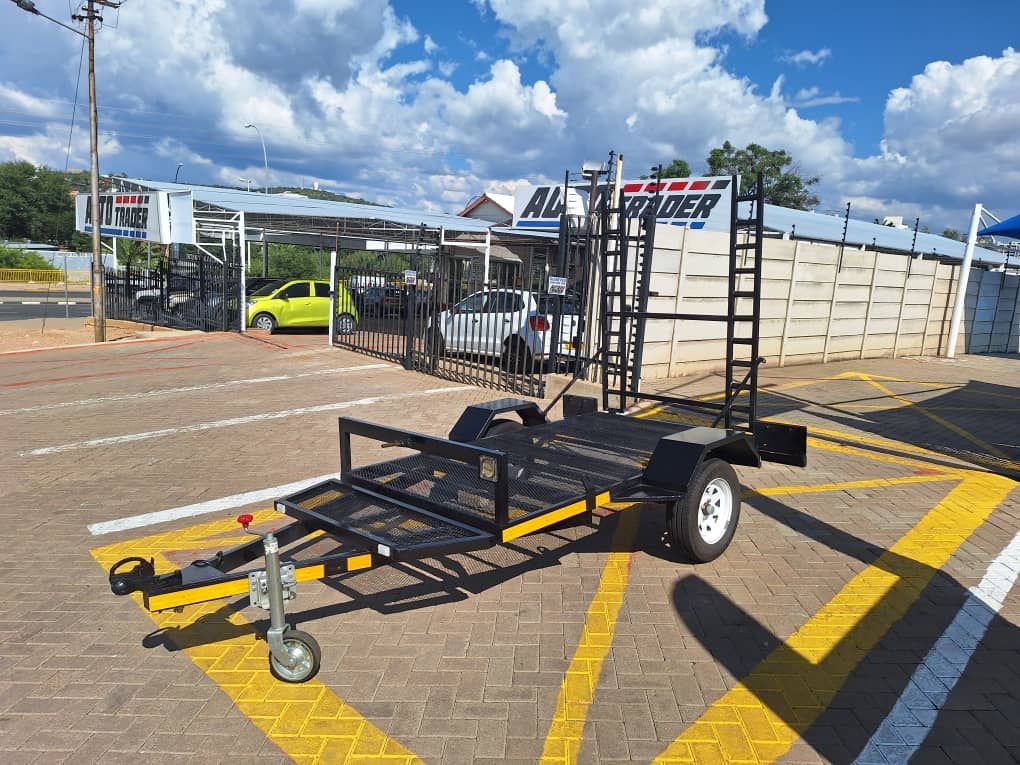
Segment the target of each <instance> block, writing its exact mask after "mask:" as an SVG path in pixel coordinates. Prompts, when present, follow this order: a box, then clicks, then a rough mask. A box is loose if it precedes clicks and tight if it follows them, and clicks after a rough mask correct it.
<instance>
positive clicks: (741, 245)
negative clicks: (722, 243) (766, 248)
mask: <svg viewBox="0 0 1020 765" xmlns="http://www.w3.org/2000/svg"><path fill="white" fill-rule="evenodd" d="M759 244H760V243H759V242H738V243H737V244H735V245H733V249H735V250H753V249H755V248H756V247H757V246H758V245H759Z"/></svg>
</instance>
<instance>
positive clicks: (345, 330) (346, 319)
mask: <svg viewBox="0 0 1020 765" xmlns="http://www.w3.org/2000/svg"><path fill="white" fill-rule="evenodd" d="M333 326H334V327H335V328H336V333H337V335H353V334H354V333H355V332H356V331H357V329H358V322H357V320H356V319H355V318H354V316H353V314H349V313H342V314H340V315H338V316H337V317H336V320H335V323H334V325H333Z"/></svg>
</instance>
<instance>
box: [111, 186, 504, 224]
mask: <svg viewBox="0 0 1020 765" xmlns="http://www.w3.org/2000/svg"><path fill="white" fill-rule="evenodd" d="M119 180H122V181H123V182H125V183H131V184H134V185H137V186H141V187H143V188H150V189H153V190H155V191H190V192H191V194H192V198H193V199H194V201H195V202H198V203H201V204H207V205H212V206H214V207H219V208H221V209H224V210H232V211H234V212H244V213H246V214H247V213H252V214H253V215H282V216H291V217H310V218H311V217H318V218H359V219H366V218H367V219H371V220H381V221H387V222H389V223H396V224H398V225H403V226H420V225H421V224H422V223H424V224H425V225H426V226H428V227H429V228H436V229H438V228H445V229H448V230H451V231H477V232H481V233H484V232H485V231H486V230H487V229H488V228H489V224H488V223H487V222H486V221H483V220H477V219H475V218H462V217H460V216H457V215H447V214H444V213H430V212H424V211H422V210H408V209H404V208H399V207H382V206H380V205H362V204H356V203H354V202H333V201H330V200H326V199H308V198H303V197H299V196H290V195H287V196H284V195H282V194H260V193H257V192H252V191H241V190H240V189H221V188H217V187H215V186H195V185H192V184H189V183H169V182H164V181H146V180H141V179H137V178H123V179H119Z"/></svg>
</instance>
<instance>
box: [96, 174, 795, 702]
mask: <svg viewBox="0 0 1020 765" xmlns="http://www.w3.org/2000/svg"><path fill="white" fill-rule="evenodd" d="M734 183H735V179H734ZM733 198H734V202H733V211H734V212H733V217H734V229H733V230H734V236H733V237H732V239H733V245H734V246H733V247H732V248H731V256H730V269H731V278H730V286H731V290H730V292H731V300H730V310H729V315H728V317H722V318H723V320H726V321H727V322H728V323H727V327H728V332H727V370H726V395H725V396H724V400H723V402H722V403H714V402H708V401H703V400H690V399H681V398H678V397H671V396H664V395H654V394H647V393H641V391H640V389H639V386H638V384H637V383H638V380H637V378H638V375H639V373H640V359H639V358H638V359H637V360H636V363H635V359H634V355H633V350H634V349H635V347H636V348H640V346H641V341H642V337H641V335H642V334H643V326H644V321H645V320H647V319H648V318H661V315H660V314H651V313H649V312H648V311H647V299H648V278H649V267H648V264H649V263H650V261H651V258H650V254H651V249H650V248H651V245H652V242H653V236H654V225H652V222H651V221H650V220H648V221H644V222H642V228H643V231H642V232H641V233H640V234H639V235H637V236H632V235H631V234H630V233H629V231H628V224H627V223H626V219H625V217H624V216H623V214H622V212H623V210H625V209H626V207H625V205H626V203H625V201H624V200H621V203H620V208H619V212H620V214H619V215H615V214H614V215H609V214H608V211H606V210H603V211H602V212H603V215H604V218H603V220H604V221H611V220H614V219H616V220H620V221H623V222H622V223H620V224H618V228H617V229H615V230H614V229H613V228H611V227H610V226H609V225H608V224H603V226H602V228H601V231H600V232H599V233H598V234H593V235H591V236H590V237H589V236H588V235H587V234H586V235H585V236H586V237H588V239H587V242H586V245H585V246H586V247H587V248H588V252H589V253H590V252H591V251H592V250H593V249H598V250H599V251H600V253H601V255H602V258H601V269H600V270H601V279H602V293H603V294H602V305H603V308H602V310H601V312H600V313H601V337H602V345H601V348H600V354H599V358H597V359H594V361H598V362H599V363H600V369H601V380H602V389H603V402H602V403H603V407H602V408H603V411H598V409H599V403H600V402H598V401H597V400H596V399H594V398H588V397H583V396H574V395H567V394H561V395H562V403H563V414H564V416H563V418H562V419H560V420H556V421H550V420H548V419H547V416H546V415H547V412H548V410H549V408H551V405H550V407H549V408H547V409H546V410H545V411H543V410H540V409H539V407H538V406H537V405H536V404H535V403H534V402H529V401H523V400H519V399H500V400H498V401H493V402H490V403H487V404H481V405H475V406H470V407H468V408H467V409H466V410H465V411H464V413H463V414H462V415H461V417H460V419H459V420H458V421H457V422H456V424H455V425H454V426H453V428H452V429H451V430H450V433H449V438H445V439H444V438H437V437H434V436H428V435H423V434H420V433H412V432H409V431H405V430H400V429H397V428H390V427H384V426H381V425H377V424H373V423H369V422H364V421H361V420H357V419H353V418H340V420H339V436H340V463H341V464H340V467H341V469H340V474H339V478H337V479H331V480H328V481H324V482H322V483H320V484H318V485H316V486H313V487H311V488H308V489H305V490H302V491H300V492H297V493H296V494H293V495H291V496H289V497H285V498H283V499H280V500H278V501H277V502H276V509H277V510H278V511H279V512H281V513H284V514H285V515H287V516H289V517H290V518H292V519H293V520H292V522H291V523H289V524H288V525H286V526H283V527H281V528H279V529H277V530H275V531H274V532H272V533H269V534H264V535H262V534H256V536H258V537H259V539H255V540H252V541H251V542H249V543H247V544H244V545H240V546H238V547H235V548H233V549H230V550H224V551H222V552H220V553H217V554H216V555H214V556H213V557H212V558H209V559H207V560H202V561H196V562H195V563H193V564H191V565H189V566H186V567H184V568H182V569H179V570H176V571H171V572H169V573H163V574H156V572H155V570H154V566H153V563H152V561H146V560H143V559H139V558H129V559H125V560H124V561H121V562H119V563H118V564H117V565H115V566H114V567H113V569H111V571H110V585H111V588H112V590H113V591H114V592H115V593H116V594H119V595H125V594H128V593H131V592H135V591H141V593H142V596H143V601H144V604H145V607H146V608H147V609H149V610H150V611H161V610H165V609H170V608H179V607H182V606H186V605H189V604H194V603H201V602H205V601H209V600H216V599H220V598H230V597H236V596H239V595H244V594H247V595H248V596H249V597H250V599H251V603H252V605H253V606H257V607H261V608H264V609H266V610H268V611H269V612H270V628H269V630H268V634H267V639H268V642H269V649H270V650H269V660H270V668H271V670H272V672H273V674H274V675H275V676H276V677H278V678H280V679H282V680H285V681H289V682H302V681H304V680H307V679H309V678H310V677H312V676H313V675H314V674H315V673H316V672H317V671H318V667H319V658H320V654H319V647H318V644H317V643H316V642H315V640H314V638H312V637H311V636H310V635H308V634H307V633H304V632H301V631H299V630H294V629H291V628H290V627H289V626H288V625H287V624H286V621H285V602H286V601H287V600H289V599H291V598H292V597H293V596H294V594H295V591H296V587H297V584H298V583H299V582H302V581H310V580H314V579H322V578H325V577H331V576H336V575H340V574H347V573H350V572H355V571H360V570H364V569H369V568H373V567H376V566H380V565H385V564H389V563H394V562H397V561H412V560H420V559H423V558H434V557H437V556H443V555H452V554H456V553H462V552H467V551H471V550H479V549H483V548H488V547H493V546H495V545H500V544H505V543H508V542H511V541H512V540H514V539H517V538H519V537H522V536H525V535H527V534H532V533H535V532H539V531H542V530H543V529H547V528H549V527H551V526H554V525H556V524H559V523H561V522H563V521H565V520H567V519H570V518H575V517H577V516H581V515H584V514H590V513H591V512H592V511H594V510H595V509H596V508H597V507H599V506H600V505H602V504H605V503H607V502H641V503H655V504H660V505H662V506H663V507H664V509H665V513H666V520H667V526H668V528H669V531H670V535H671V538H672V542H673V546H674V547H675V548H676V550H677V551H678V553H679V554H680V555H681V556H682V557H683V558H684V559H687V560H689V561H693V562H705V561H710V560H713V559H714V558H716V557H718V556H719V555H721V554H722V553H723V552H724V551H725V550H726V548H727V546H728V545H729V543H730V541H731V540H732V538H733V535H734V533H735V531H736V527H737V522H738V519H739V516H740V485H739V483H738V481H737V477H736V474H735V472H734V470H733V467H732V466H733V465H746V466H751V467H758V466H759V465H760V464H761V462H762V461H763V460H771V461H775V462H782V463H785V464H792V465H804V464H805V450H806V432H805V430H804V428H801V427H798V426H792V425H779V424H772V423H763V422H760V421H758V420H757V418H756V394H757V375H756V369H757V364H758V363H760V360H759V359H758V356H757V350H758V349H757V342H758V333H757V324H758V302H759V291H758V287H759V285H760V275H761V267H760V263H761V249H760V243H761V238H760V236H761V220H760V215H759V216H757V217H756V219H755V218H751V219H749V220H750V221H751V223H756V226H755V227H754V228H752V229H751V234H752V235H756V239H755V242H756V243H757V247H749V246H747V243H746V242H743V243H740V242H738V241H737V239H738V237H737V232H738V231H739V230H740V226H741V225H742V223H741V221H740V220H739V219H737V217H736V211H737V203H738V202H740V201H752V202H754V203H755V204H756V205H757V209H758V211H760V210H761V187H760V185H759V186H758V188H757V189H756V194H755V195H754V196H753V197H750V198H748V199H747V200H740V199H738V198H737V197H736V194H734V197H733ZM564 223H566V221H564ZM743 225H746V226H750V223H746V222H745V223H744V224H743ZM649 228H650V229H651V231H649ZM589 230H594V229H593V228H591V227H589ZM565 238H566V237H565ZM746 238H747V239H748V240H750V238H751V236H750V235H749V236H747V237H746ZM631 240H634V242H636V243H638V244H639V245H640V247H641V248H642V249H643V257H642V255H641V254H639V255H638V257H637V258H635V259H634V260H633V262H632V263H631V264H630V268H633V274H632V276H631V277H630V278H628V271H629V270H630V268H629V267H628V263H627V260H628V259H627V252H628V246H629V245H630V244H631V243H632V242H631ZM568 244H569V243H568ZM738 244H740V245H742V246H739V247H738V246H737V245H738ZM565 246H566V245H565ZM614 256H615V257H614ZM740 256H743V257H742V259H741V257H740ZM748 256H750V258H753V259H754V263H753V264H752V265H747V263H748V262H749V257H748ZM734 269H736V270H737V272H736V273H734ZM741 269H742V270H741ZM741 273H750V274H751V275H753V277H754V278H753V279H751V280H750V281H751V282H752V287H751V290H750V291H748V290H745V291H744V292H747V293H748V294H747V295H746V297H748V298H750V299H751V300H752V301H753V308H752V312H751V313H750V314H748V315H747V317H746V320H747V321H748V322H749V323H750V324H751V334H749V335H748V336H747V338H746V340H747V342H742V341H743V339H744V338H741V337H739V336H738V335H737V334H736V333H735V327H736V326H737V324H738V323H739V321H740V320H741V316H740V315H739V314H737V313H736V304H735V301H736V299H737V298H740V297H744V296H745V295H744V294H743V293H742V291H741V290H739V289H738V280H737V279H736V278H735V277H736V276H739V275H740V274H741ZM584 282H585V283H584V285H583V287H584V288H585V289H588V288H590V287H591V286H592V284H593V282H589V281H588V278H587V277H585V279H584ZM734 293H736V294H734ZM589 294H592V290H590V289H589ZM614 295H615V296H616V297H617V298H618V299H616V300H613V299H611V298H613V296H614ZM676 317H677V318H681V319H686V320H695V321H696V320H705V321H714V320H719V319H720V317H711V316H705V317H697V316H692V315H676ZM735 345H747V346H749V351H750V357H749V358H750V361H745V362H741V361H740V360H739V359H736V358H735V357H734V354H733V348H734V346H735ZM574 361H575V363H574V370H575V379H576V376H577V375H579V370H584V369H586V368H587V365H586V361H592V360H585V359H581V358H580V357H578V358H576V359H575V360H574ZM741 367H745V368H747V370H748V371H747V373H746V374H745V376H744V377H743V379H742V380H741V381H740V382H735V381H734V378H733V374H734V369H737V368H741ZM741 392H746V393H747V394H748V398H747V403H746V404H738V403H737V402H738V397H737V396H738V394H739V393H741ZM611 395H612V396H613V397H615V399H616V400H615V401H614V402H613V403H614V406H613V407H612V409H611V410H610V411H606V409H609V406H608V405H607V403H608V402H609V400H610V396H611ZM628 399H633V400H636V401H639V400H648V401H650V402H653V404H654V405H655V408H653V409H644V410H641V411H638V412H637V413H636V414H635V413H630V414H628V410H627V402H628ZM663 405H667V406H682V407H687V408H695V409H698V410H700V411H702V412H705V411H708V412H710V413H713V412H714V413H715V415H716V418H715V423H713V424H714V425H718V424H719V423H720V422H721V423H722V427H703V426H697V427H688V426H683V425H678V424H677V423H676V422H675V421H672V422H670V421H668V418H667V419H666V420H662V419H656V418H655V417H654V416H647V415H649V414H654V412H655V411H656V409H658V408H661V407H662V406H663ZM736 411H744V412H745V413H746V414H747V417H746V418H745V420H744V424H743V425H739V426H737V425H734V424H733V419H734V418H733V414H734V412H736ZM355 437H356V438H363V439H369V440H371V441H376V442H379V443H381V444H382V445H383V446H386V447H392V448H397V449H400V450H401V451H402V452H403V454H402V456H398V457H396V458H394V459H390V460H387V461H385V462H380V463H377V464H373V465H367V466H361V467H354V466H353V465H354V460H352V453H351V450H352V438H355ZM238 520H239V522H240V523H242V525H244V526H245V528H246V529H247V527H248V524H249V523H250V522H251V516H241V517H239V519H238ZM252 533H253V534H255V532H252ZM312 537H314V538H315V539H316V540H317V544H322V543H328V544H329V547H330V549H329V550H328V551H327V552H326V553H325V554H321V555H318V556H317V557H313V558H305V559H296V558H293V557H281V556H286V555H287V553H286V552H284V553H282V554H281V552H280V548H281V547H288V546H292V545H293V546H299V543H302V542H303V541H307V540H308V539H309V538H312ZM260 558H264V559H265V567H264V568H259V569H254V570H252V569H251V567H250V566H249V564H251V563H252V562H254V561H257V560H259V559H260ZM129 567H130V568H129Z"/></svg>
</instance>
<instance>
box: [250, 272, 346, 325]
mask: <svg viewBox="0 0 1020 765" xmlns="http://www.w3.org/2000/svg"><path fill="white" fill-rule="evenodd" d="M247 317H248V326H249V327H254V328H255V329H263V330H266V331H267V332H273V331H275V330H276V329H278V328H282V327H328V326H329V282H324V281H310V280H308V279H292V280H291V281H286V282H282V283H280V284H270V285H266V286H265V287H263V288H262V289H259V290H256V291H255V292H253V293H252V294H251V295H249V296H248V314H247ZM358 320H359V314H358V308H357V306H356V305H355V304H354V300H353V298H351V294H350V293H349V292H348V291H347V288H346V287H344V285H342V284H339V285H337V296H336V324H335V327H336V331H337V334H340V335H349V334H351V333H353V332H354V330H355V329H357V327H358Z"/></svg>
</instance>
